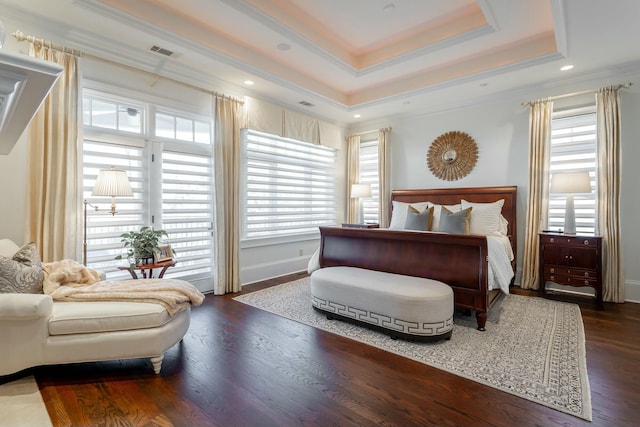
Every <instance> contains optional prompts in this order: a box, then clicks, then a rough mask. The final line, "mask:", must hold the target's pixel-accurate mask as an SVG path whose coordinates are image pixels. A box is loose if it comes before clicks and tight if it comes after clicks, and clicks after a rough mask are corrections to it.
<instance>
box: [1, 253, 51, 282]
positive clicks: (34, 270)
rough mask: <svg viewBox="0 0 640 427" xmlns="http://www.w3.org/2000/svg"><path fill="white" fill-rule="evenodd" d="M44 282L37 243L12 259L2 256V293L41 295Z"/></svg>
mask: <svg viewBox="0 0 640 427" xmlns="http://www.w3.org/2000/svg"><path fill="white" fill-rule="evenodd" d="M43 280H44V272H43V271H42V263H41V262H40V254H39V253H38V249H37V248H36V244H35V243H33V242H30V243H27V244H26V245H24V246H23V247H21V248H20V249H19V250H18V252H16V253H15V254H14V255H13V257H12V258H7V257H3V256H0V293H21V294H41V293H43V292H42V282H43Z"/></svg>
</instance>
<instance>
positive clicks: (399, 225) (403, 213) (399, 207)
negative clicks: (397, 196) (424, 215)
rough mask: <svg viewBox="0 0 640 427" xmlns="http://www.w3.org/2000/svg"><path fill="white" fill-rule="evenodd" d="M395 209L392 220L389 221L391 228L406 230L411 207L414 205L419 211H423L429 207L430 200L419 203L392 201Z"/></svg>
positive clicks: (392, 212)
mask: <svg viewBox="0 0 640 427" xmlns="http://www.w3.org/2000/svg"><path fill="white" fill-rule="evenodd" d="M391 204H392V205H393V210H392V211H391V222H390V223H389V229H390V230H404V229H405V228H404V226H405V224H406V222H407V213H408V212H409V208H410V207H412V208H414V209H415V210H417V211H418V212H422V211H423V210H425V209H426V208H428V207H429V202H417V203H405V202H396V201H395V200H394V201H393V202H391Z"/></svg>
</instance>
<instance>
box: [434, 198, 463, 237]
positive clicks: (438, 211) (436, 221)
mask: <svg viewBox="0 0 640 427" xmlns="http://www.w3.org/2000/svg"><path fill="white" fill-rule="evenodd" d="M432 206H433V222H432V224H431V231H440V216H441V215H442V207H443V206H446V208H447V209H448V210H449V212H459V211H460V206H461V205H460V203H458V204H457V205H435V204H432Z"/></svg>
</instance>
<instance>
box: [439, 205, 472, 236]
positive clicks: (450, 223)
mask: <svg viewBox="0 0 640 427" xmlns="http://www.w3.org/2000/svg"><path fill="white" fill-rule="evenodd" d="M471 209H473V208H471V207H469V208H467V209H462V210H461V211H458V212H451V211H450V210H449V209H447V208H446V207H444V206H443V207H442V211H441V212H440V231H441V232H442V233H450V234H469V218H471Z"/></svg>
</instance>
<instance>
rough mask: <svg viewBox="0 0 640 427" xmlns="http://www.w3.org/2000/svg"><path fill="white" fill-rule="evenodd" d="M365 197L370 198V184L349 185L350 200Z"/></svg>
mask: <svg viewBox="0 0 640 427" xmlns="http://www.w3.org/2000/svg"><path fill="white" fill-rule="evenodd" d="M365 197H371V184H352V185H351V198H352V199H363V198H365Z"/></svg>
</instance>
